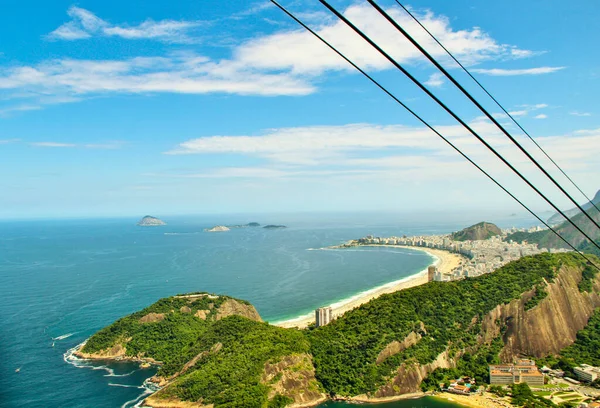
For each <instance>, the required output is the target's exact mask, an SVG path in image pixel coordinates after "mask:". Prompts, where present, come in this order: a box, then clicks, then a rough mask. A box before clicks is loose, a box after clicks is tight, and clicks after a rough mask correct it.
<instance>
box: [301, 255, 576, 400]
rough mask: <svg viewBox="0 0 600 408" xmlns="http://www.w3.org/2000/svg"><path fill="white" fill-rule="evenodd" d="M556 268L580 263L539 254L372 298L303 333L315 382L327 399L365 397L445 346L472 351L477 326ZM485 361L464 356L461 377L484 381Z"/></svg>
mask: <svg viewBox="0 0 600 408" xmlns="http://www.w3.org/2000/svg"><path fill="white" fill-rule="evenodd" d="M562 264H569V265H578V266H583V265H582V261H581V259H580V258H579V257H577V256H576V255H574V254H570V253H567V254H554V255H551V254H541V255H537V256H535V257H524V258H522V259H520V260H518V261H516V262H512V263H510V264H508V265H506V266H504V267H502V268H500V269H499V270H498V271H496V272H494V273H493V274H487V275H483V276H480V277H477V278H470V279H465V280H462V281H454V282H444V283H441V282H431V283H429V284H426V285H422V286H418V287H414V288H411V289H408V290H404V291H401V292H396V293H392V294H389V295H384V296H382V297H380V298H378V299H375V300H373V301H371V302H369V303H367V304H365V305H363V306H361V307H360V308H358V309H356V310H354V311H352V312H351V313H348V314H346V315H345V316H343V317H342V318H339V319H337V320H335V321H334V322H332V323H331V324H329V325H327V326H323V327H320V328H318V329H315V330H313V331H312V332H311V333H310V336H309V338H310V341H311V350H312V354H313V357H314V362H315V367H316V370H317V371H316V372H317V378H318V379H319V380H320V381H321V383H322V384H323V386H324V387H325V389H327V390H328V391H329V392H330V393H332V394H336V395H357V394H363V393H369V392H374V391H375V390H376V389H377V388H378V387H379V386H381V385H382V384H384V383H386V382H387V381H388V380H389V379H390V378H391V377H393V375H394V374H395V370H396V369H397V367H399V366H400V365H401V364H403V363H410V362H418V363H421V364H425V363H429V362H432V361H433V360H435V358H436V357H437V356H438V355H439V354H440V353H442V352H444V351H445V350H446V349H448V351H449V353H450V354H451V355H453V354H454V353H457V352H459V351H462V350H465V349H466V350H471V349H472V350H477V349H478V347H477V346H478V345H477V334H478V333H479V331H480V328H481V326H480V324H479V323H477V322H480V321H481V318H482V317H483V316H484V315H486V314H487V313H488V312H489V311H491V310H492V309H493V308H495V307H496V306H497V305H499V304H503V303H509V302H510V301H511V300H513V299H517V298H519V297H520V296H521V294H522V293H523V292H525V291H527V290H529V289H531V288H533V287H534V286H536V285H538V284H540V283H541V282H542V281H543V280H544V279H545V280H546V281H548V282H552V281H553V279H554V277H555V274H556V271H557V270H558V268H559V267H560V266H561V265H562ZM474 318H477V319H476V320H475V319H474ZM421 322H422V323H423V324H424V327H425V330H424V331H423V332H422V333H421V335H422V336H423V337H422V339H421V340H420V341H419V342H418V343H417V344H416V345H414V346H412V347H409V348H408V349H406V350H404V351H403V352H400V353H398V354H396V355H394V356H391V357H389V358H387V359H386V360H384V361H383V362H382V363H380V364H377V363H376V360H377V356H378V354H379V352H380V351H381V350H383V349H384V348H385V346H386V345H387V344H389V343H391V342H392V341H400V342H402V341H403V340H404V338H405V337H406V336H407V335H408V334H409V333H410V332H411V331H416V332H417V331H419V327H420V324H421ZM490 347H491V348H492V349H493V346H490ZM469 357H471V358H473V357H474V358H475V363H474V364H469V361H468V359H469ZM488 360H490V361H489V362H492V361H493V360H494V353H493V352H492V353H490V352H489V350H488V351H485V348H484V349H481V351H479V352H477V351H474V352H473V353H472V354H470V353H469V354H465V355H464V356H463V358H462V363H461V364H463V368H464V369H465V370H466V371H465V372H463V373H462V374H463V375H472V376H474V377H476V378H478V379H479V380H483V381H485V378H487V373H484V370H487V362H488ZM484 361H485V362H486V363H484ZM481 363H483V366H482V365H481Z"/></svg>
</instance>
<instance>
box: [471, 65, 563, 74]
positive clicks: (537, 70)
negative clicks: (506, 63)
mask: <svg viewBox="0 0 600 408" xmlns="http://www.w3.org/2000/svg"><path fill="white" fill-rule="evenodd" d="M565 68H566V67H537V68H526V69H502V68H492V69H483V68H474V69H472V70H471V71H472V72H476V73H478V74H484V75H492V76H516V75H543V74H551V73H553V72H557V71H561V70H563V69H565Z"/></svg>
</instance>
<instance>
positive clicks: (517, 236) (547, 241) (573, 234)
mask: <svg viewBox="0 0 600 408" xmlns="http://www.w3.org/2000/svg"><path fill="white" fill-rule="evenodd" d="M596 196H597V194H596ZM590 215H592V218H593V219H594V220H595V221H596V222H598V223H600V213H599V212H598V211H594V212H593V213H592V212H591V211H590ZM571 220H572V221H573V222H574V223H575V224H577V225H578V226H579V228H581V229H582V230H583V231H585V233H586V234H587V235H589V236H590V237H591V238H592V239H594V240H596V241H598V240H600V231H599V230H598V228H596V226H595V225H594V224H592V222H591V221H590V220H589V219H588V218H587V217H586V216H585V214H582V213H579V214H577V215H575V216H574V217H571ZM554 229H555V230H556V232H558V233H559V234H560V235H561V236H562V237H563V238H564V239H566V240H567V241H569V242H570V243H571V244H572V245H573V246H575V247H576V248H578V249H582V250H586V248H587V247H590V248H591V247H592V245H591V243H590V242H589V241H588V240H587V239H586V238H585V237H584V236H583V235H582V234H581V233H580V232H579V231H577V230H576V229H575V227H573V225H571V223H569V222H568V221H565V222H563V223H562V224H560V225H558V226H556V227H554ZM506 239H507V240H513V241H516V242H522V241H527V242H529V243H531V244H538V246H540V247H543V248H567V249H571V248H570V247H569V246H568V245H567V244H565V243H564V241H563V240H561V239H560V238H559V237H557V236H556V234H554V233H553V232H552V231H550V230H543V231H538V232H516V233H514V234H510V235H508V236H507V237H506ZM594 248H595V247H594ZM596 249H597V248H596Z"/></svg>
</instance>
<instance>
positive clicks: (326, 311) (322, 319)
mask: <svg viewBox="0 0 600 408" xmlns="http://www.w3.org/2000/svg"><path fill="white" fill-rule="evenodd" d="M332 320H333V310H332V309H331V307H320V308H318V309H317V310H315V322H316V326H317V327H320V326H325V325H326V324H328V323H329V322H331V321H332Z"/></svg>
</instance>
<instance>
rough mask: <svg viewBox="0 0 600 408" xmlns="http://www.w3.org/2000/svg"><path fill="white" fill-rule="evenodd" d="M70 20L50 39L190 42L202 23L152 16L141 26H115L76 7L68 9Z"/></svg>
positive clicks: (48, 37) (53, 33)
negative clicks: (94, 37)
mask: <svg viewBox="0 0 600 408" xmlns="http://www.w3.org/2000/svg"><path fill="white" fill-rule="evenodd" d="M67 14H68V15H69V17H71V21H68V22H66V23H64V24H63V25H61V26H60V27H58V28H57V29H56V30H54V31H52V32H51V33H49V34H48V35H46V38H47V39H48V40H66V41H74V40H83V39H88V38H91V37H93V36H105V37H113V36H116V37H121V38H125V39H128V40H142V39H147V40H159V41H164V42H169V43H190V42H193V41H194V40H193V38H192V37H190V36H189V33H190V31H191V30H193V29H194V28H197V27H199V26H201V25H202V22H200V21H176V20H160V21H154V20H152V19H148V20H146V21H144V22H142V23H140V24H138V25H120V26H119V25H113V24H110V23H108V22H107V21H105V20H103V19H101V18H100V17H98V16H96V15H95V14H94V13H92V12H91V11H89V10H86V9H83V8H80V7H76V6H73V7H71V8H69V10H68V11H67Z"/></svg>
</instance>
